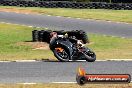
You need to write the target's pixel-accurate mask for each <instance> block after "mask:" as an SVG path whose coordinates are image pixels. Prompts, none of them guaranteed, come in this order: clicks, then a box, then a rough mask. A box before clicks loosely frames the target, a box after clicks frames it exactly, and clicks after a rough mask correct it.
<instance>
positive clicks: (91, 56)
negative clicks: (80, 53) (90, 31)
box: [85, 50, 96, 62]
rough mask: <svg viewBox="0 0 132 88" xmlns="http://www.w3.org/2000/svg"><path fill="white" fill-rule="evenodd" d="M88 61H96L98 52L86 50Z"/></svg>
mask: <svg viewBox="0 0 132 88" xmlns="http://www.w3.org/2000/svg"><path fill="white" fill-rule="evenodd" d="M85 56H86V58H85V59H86V61H88V62H94V61H95V60H96V54H95V53H94V52H93V51H90V50H87V51H86V52H85Z"/></svg>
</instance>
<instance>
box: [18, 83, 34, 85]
mask: <svg viewBox="0 0 132 88" xmlns="http://www.w3.org/2000/svg"><path fill="white" fill-rule="evenodd" d="M17 84H23V85H34V84H37V83H17Z"/></svg>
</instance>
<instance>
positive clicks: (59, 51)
mask: <svg viewBox="0 0 132 88" xmlns="http://www.w3.org/2000/svg"><path fill="white" fill-rule="evenodd" d="M53 53H54V55H55V57H56V58H57V59H58V60H59V61H62V62H67V61H69V54H68V52H67V51H66V49H64V48H62V47H56V48H55V49H54V50H53Z"/></svg>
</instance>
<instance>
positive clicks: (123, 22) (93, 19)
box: [4, 11, 132, 24]
mask: <svg viewBox="0 0 132 88" xmlns="http://www.w3.org/2000/svg"><path fill="white" fill-rule="evenodd" d="M4 12H7V13H11V11H4ZM13 13H17V14H25V15H29V14H31V13H20V12H13ZM36 15H43V14H40V13H38V14H36ZM45 16H54V15H45ZM54 17H65V16H59V15H58V16H54ZM65 18H74V19H84V20H94V21H105V22H108V23H112V22H115V23H117V24H122V23H123V24H132V23H127V22H116V21H109V20H99V19H88V18H86V19H85V18H75V17H65Z"/></svg>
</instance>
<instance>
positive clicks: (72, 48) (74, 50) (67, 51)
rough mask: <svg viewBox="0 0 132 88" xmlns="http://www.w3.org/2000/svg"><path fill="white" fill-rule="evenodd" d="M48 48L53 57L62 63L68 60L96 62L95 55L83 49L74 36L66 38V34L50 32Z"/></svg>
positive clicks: (79, 41)
mask: <svg viewBox="0 0 132 88" xmlns="http://www.w3.org/2000/svg"><path fill="white" fill-rule="evenodd" d="M49 47H50V49H51V50H52V52H53V53H54V56H55V57H56V58H57V59H58V60H59V61H62V62H67V61H70V60H72V61H75V60H86V61H88V62H94V61H95V60H96V54H95V53H94V52H93V51H92V50H90V49H89V48H87V47H85V46H84V44H83V42H82V41H81V40H78V39H77V38H76V37H75V36H68V34H67V33H66V34H65V35H58V34H57V32H52V33H51V39H50V43H49Z"/></svg>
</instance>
